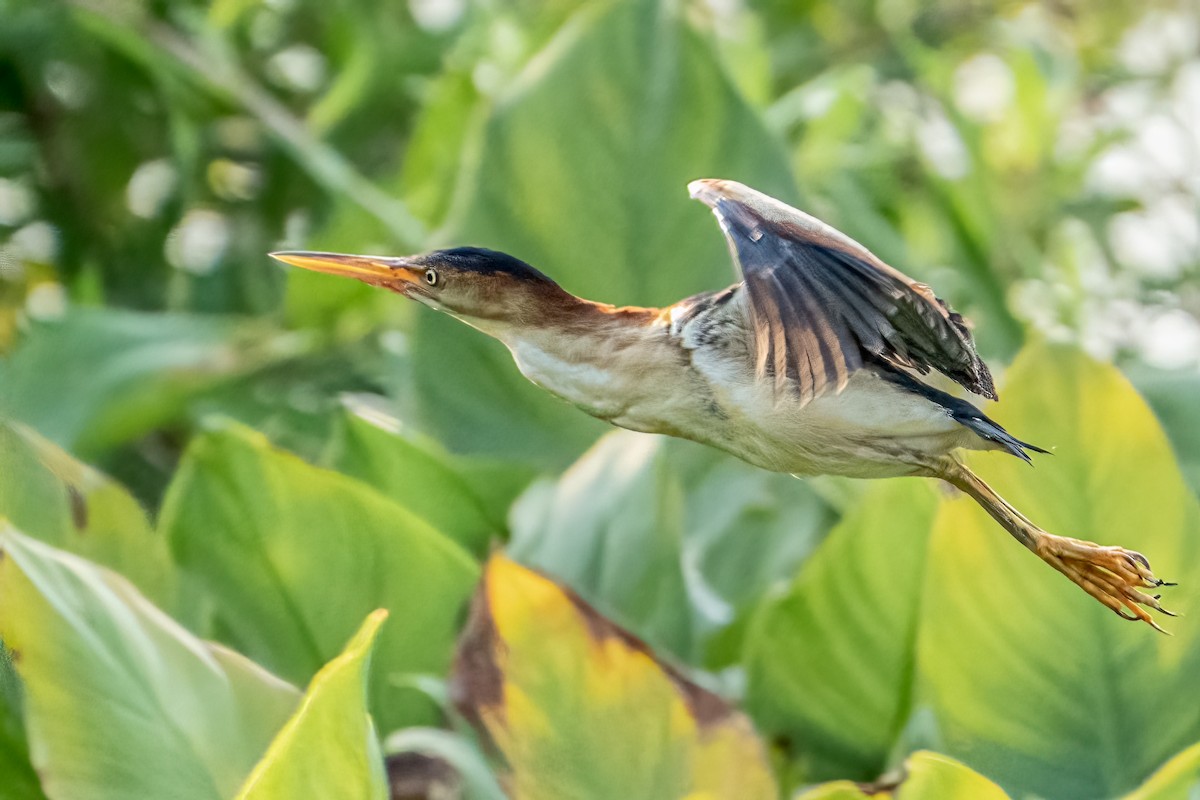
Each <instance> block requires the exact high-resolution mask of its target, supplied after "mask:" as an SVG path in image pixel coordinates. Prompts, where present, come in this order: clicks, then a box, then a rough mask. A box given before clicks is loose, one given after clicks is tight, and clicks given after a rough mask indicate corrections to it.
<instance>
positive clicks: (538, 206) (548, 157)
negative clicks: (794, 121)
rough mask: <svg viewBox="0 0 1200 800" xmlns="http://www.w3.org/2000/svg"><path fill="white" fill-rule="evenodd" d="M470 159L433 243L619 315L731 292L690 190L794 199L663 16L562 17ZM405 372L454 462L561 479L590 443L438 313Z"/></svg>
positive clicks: (760, 133) (770, 145)
mask: <svg viewBox="0 0 1200 800" xmlns="http://www.w3.org/2000/svg"><path fill="white" fill-rule="evenodd" d="M481 148H482V150H481V152H480V153H479V154H478V156H477V158H478V162H479V163H478V166H477V168H476V169H475V170H474V172H473V173H472V174H470V175H468V176H467V177H466V179H465V180H464V182H463V185H464V187H465V190H464V191H465V194H464V195H463V196H462V197H460V198H459V199H458V202H457V205H458V207H459V208H460V211H459V212H458V213H457V214H456V215H455V216H454V217H453V218H452V221H451V222H450V224H449V233H448V235H447V236H445V237H443V238H445V239H446V240H447V241H453V242H455V243H462V244H477V245H484V246H488V247H494V248H497V249H500V250H505V251H508V252H511V253H513V254H514V255H516V256H518V257H519V258H522V259H524V260H526V261H528V262H530V263H531V264H533V265H534V266H536V267H539V268H541V269H542V270H543V271H545V272H546V273H547V274H549V275H550V276H551V277H553V278H554V279H555V280H557V281H558V282H559V283H560V284H562V285H563V287H564V288H566V289H568V290H569V291H572V292H575V293H576V294H579V295H581V296H585V297H588V298H590V299H595V300H602V301H606V302H613V303H617V304H629V303H641V304H666V303H671V302H674V301H676V300H678V299H680V298H682V297H685V296H687V295H689V294H692V293H694V292H697V291H702V290H704V289H719V288H721V287H723V286H724V285H726V284H728V283H729V282H730V281H731V275H732V273H731V268H730V266H729V261H728V253H727V249H726V248H725V246H724V245H723V243H722V242H721V237H720V233H719V231H718V229H717V226H716V225H715V224H714V223H713V220H712V217H711V215H710V214H708V213H707V211H706V209H704V208H703V207H699V206H698V205H697V204H695V203H692V202H691V201H689V200H688V198H687V192H686V191H685V189H684V187H685V186H686V184H687V183H688V181H690V180H693V179H695V178H700V177H714V176H715V177H728V178H735V179H737V180H741V181H744V182H746V183H748V184H751V185H754V186H758V187H759V188H761V189H763V190H764V191H767V192H771V193H773V194H778V195H781V196H783V197H785V198H787V199H791V198H792V195H793V193H794V189H793V187H792V184H791V179H790V176H789V170H788V165H787V160H786V158H785V156H784V155H783V153H782V151H781V149H780V147H779V146H778V145H777V144H776V142H775V141H774V140H773V139H772V138H771V136H770V135H768V134H767V133H766V132H765V130H764V128H763V126H762V123H761V122H760V121H759V119H758V118H757V116H756V115H755V114H754V113H753V112H752V111H751V110H750V109H749V108H748V107H747V106H746V104H745V103H744V102H743V100H742V99H741V98H740V97H739V96H738V95H737V93H736V91H735V90H734V88H733V87H732V86H731V84H730V82H729V81H728V80H727V78H726V77H725V76H724V74H723V73H722V70H721V68H720V66H719V64H718V60H717V58H716V56H715V55H714V53H713V52H712V51H711V48H710V46H709V45H708V44H707V43H705V42H704V41H702V40H701V39H700V37H698V36H697V35H696V34H695V33H694V32H693V31H692V30H691V29H690V28H689V26H688V25H687V23H686V22H685V21H684V19H683V18H682V9H681V8H680V7H679V5H678V4H673V3H658V2H649V1H648V0H623V1H622V2H616V3H612V4H597V5H594V6H591V7H589V8H586V9H584V10H583V11H581V12H580V13H579V14H578V15H576V16H575V17H573V18H572V19H571V20H570V21H569V22H568V23H567V24H566V25H565V26H564V27H563V30H562V31H560V33H559V34H558V35H557V36H556V37H555V38H554V39H553V41H551V42H550V44H549V45H547V47H546V49H545V50H544V51H543V52H542V53H540V54H539V55H538V56H536V57H535V58H534V59H532V61H531V62H530V64H529V66H528V68H527V69H526V70H525V71H524V72H523V73H522V74H521V75H520V76H519V77H518V78H517V80H515V81H514V82H513V84H512V85H511V87H509V89H508V91H507V93H506V94H505V95H504V96H502V97H501V98H500V99H499V100H498V101H497V103H496V105H495V108H494V109H493V111H492V113H491V115H490V117H489V118H488V120H487V122H486V124H485V130H484V132H483V135H482V145H481ZM414 364H415V378H416V381H417V385H418V389H419V391H418V392H417V396H418V397H419V399H420V401H421V403H422V406H421V409H422V417H423V420H424V421H425V422H426V423H427V424H429V425H431V426H433V427H434V429H436V430H437V431H438V434H439V438H442V439H443V440H444V441H446V442H447V443H449V444H450V445H451V446H452V447H453V448H455V449H462V450H485V451H489V452H493V453H504V454H517V455H521V456H523V457H527V458H530V459H533V460H536V461H538V462H539V463H542V464H548V465H553V466H558V465H561V464H562V463H563V462H564V460H566V459H567V458H569V457H570V456H573V455H575V454H577V453H578V452H580V451H581V450H582V449H583V448H584V446H586V444H587V443H588V442H589V441H591V440H592V439H594V438H595V436H596V435H597V433H598V431H599V430H601V428H600V427H599V424H598V423H595V422H593V421H590V420H587V419H584V418H583V417H582V416H581V415H580V414H579V412H576V411H574V410H573V409H571V408H570V407H568V406H566V405H565V404H562V403H558V402H556V401H554V400H552V399H551V398H548V397H546V396H545V395H544V394H542V393H541V392H540V390H538V389H536V388H534V387H532V386H529V385H527V384H526V383H525V382H524V379H523V378H521V376H520V375H519V374H518V373H517V371H516V369H515V367H514V366H513V364H512V360H511V358H509V356H508V354H507V353H506V352H505V350H504V348H503V347H501V346H500V345H498V344H496V343H495V342H489V341H487V340H486V339H485V337H483V335H482V334H479V333H477V332H475V331H472V330H469V329H467V328H466V327H465V326H463V325H462V324H461V323H458V322H456V321H454V320H452V319H450V318H448V317H445V316H439V315H435V314H428V313H427V314H422V315H420V316H419V318H418V324H417V330H416V337H415V342H414Z"/></svg>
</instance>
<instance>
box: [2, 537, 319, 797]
mask: <svg viewBox="0 0 1200 800" xmlns="http://www.w3.org/2000/svg"><path fill="white" fill-rule="evenodd" d="M0 546H2V548H3V559H2V560H0V636H3V638H4V641H5V642H6V643H7V644H8V646H9V647H10V648H11V649H12V651H13V653H14V659H15V661H16V664H17V670H18V673H19V674H20V676H21V679H22V681H23V685H24V690H25V715H26V722H27V725H28V730H29V743H30V755H31V758H32V761H33V764H34V766H35V767H36V768H37V770H38V773H39V775H40V776H41V778H42V784H43V786H44V788H45V789H46V792H47V794H48V795H49V796H51V797H54V798H56V800H75V798H78V799H79V800H107V799H108V798H112V800H117V799H118V798H128V797H174V798H180V799H181V800H184V799H186V798H197V799H201V798H203V799H204V800H208V799H209V798H212V800H217V799H218V798H225V797H229V796H231V795H232V794H233V792H234V791H236V789H237V787H238V786H239V785H240V784H241V783H242V781H243V780H244V779H245V777H246V775H248V774H249V773H250V770H251V769H252V768H253V766H254V764H255V762H256V761H257V760H258V759H259V757H260V756H261V755H262V754H263V752H264V751H265V750H266V748H267V745H268V743H269V742H270V740H271V737H272V735H273V734H274V732H275V731H276V730H277V729H278V728H279V726H280V725H282V724H283V722H284V720H286V719H287V717H288V715H289V714H290V713H291V711H292V709H293V708H294V707H295V705H296V703H297V701H298V699H299V692H298V691H297V690H296V689H295V688H293V687H292V686H290V685H288V684H286V683H284V682H283V681H280V680H279V679H277V678H275V677H273V676H271V675H270V674H269V673H267V672H266V671H264V670H262V669H261V668H259V667H257V666H255V665H254V664H252V663H251V662H249V661H247V660H246V659H244V658H243V657H241V656H239V655H237V654H235V653H233V652H231V651H228V650H225V649H224V648H221V647H219V646H215V645H209V644H206V643H204V642H201V641H200V640H198V639H196V638H195V637H193V636H191V635H190V634H189V633H187V632H186V631H185V630H183V629H182V628H181V627H180V626H179V625H178V624H176V623H175V622H173V621H172V620H170V619H169V618H168V617H167V616H166V615H164V614H163V613H162V612H160V611H159V610H158V609H156V608H154V607H153V606H152V605H150V604H149V603H148V602H146V600H145V599H143V598H142V597H141V596H140V595H139V594H138V593H137V592H136V591H135V590H134V589H133V587H132V586H131V585H130V584H129V583H128V582H127V581H126V580H125V579H124V578H121V577H120V576H118V575H115V574H113V573H111V572H109V571H108V570H105V569H102V568H100V567H97V566H94V565H92V564H89V563H88V562H86V561H83V560H82V559H80V558H78V557H76V556H73V555H70V554H67V553H64V552H62V551H59V550H55V549H53V548H51V547H48V546H47V545H45V544H42V543H41V542H38V541H36V540H33V539H30V538H27V537H25V536H22V535H21V534H19V533H17V532H16V531H14V530H12V529H11V528H9V529H7V530H6V531H5V532H3V534H0Z"/></svg>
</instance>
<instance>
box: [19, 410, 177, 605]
mask: <svg viewBox="0 0 1200 800" xmlns="http://www.w3.org/2000/svg"><path fill="white" fill-rule="evenodd" d="M0 475H3V476H5V479H4V480H2V481H0V518H7V519H8V521H9V522H10V523H12V525H13V526H14V527H15V528H17V529H18V530H21V531H23V532H25V533H26V534H27V535H29V536H33V537H35V538H37V539H40V540H42V541H43V542H46V543H47V544H51V545H53V546H55V547H58V548H60V549H63V550H68V551H70V552H72V553H76V554H78V555H81V556H83V557H84V558H87V559H89V560H91V561H94V562H96V563H97V564H100V565H102V566H106V567H109V568H110V569H113V570H116V571H117V572H119V573H121V574H122V575H124V576H125V577H126V578H128V579H130V580H131V581H132V582H133V583H134V585H136V586H137V587H138V589H139V590H140V591H141V592H142V593H143V594H145V595H147V596H148V597H149V598H150V599H151V600H153V601H154V602H156V603H157V604H158V605H160V606H163V607H166V608H170V607H171V603H172V601H173V600H174V598H173V597H172V596H171V591H172V584H173V581H172V568H171V565H170V555H169V554H168V552H167V547H166V541H165V540H164V539H163V538H162V537H161V536H159V535H158V534H157V533H155V531H154V530H153V529H152V528H151V527H150V523H149V521H148V520H147V519H146V514H145V512H144V511H143V510H142V508H141V506H140V505H138V502H137V501H136V500H135V499H134V498H133V497H132V496H131V495H130V494H129V492H127V491H126V490H125V489H124V488H123V487H121V486H120V485H119V484H117V483H116V482H114V481H113V480H111V479H110V478H109V477H108V476H106V475H103V474H101V473H100V472H98V471H96V470H94V469H92V468H91V467H89V466H87V465H86V464H82V463H80V462H79V461H76V460H75V459H74V458H72V457H71V456H70V455H69V454H68V453H66V452H65V451H63V450H62V449H60V448H59V447H57V446H56V445H54V444H52V443H51V442H49V441H48V440H46V439H44V438H42V437H41V436H39V435H38V434H36V433H34V432H33V431H32V430H30V429H29V428H27V427H25V426H24V425H21V424H18V423H5V422H0Z"/></svg>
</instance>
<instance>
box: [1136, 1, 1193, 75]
mask: <svg viewBox="0 0 1200 800" xmlns="http://www.w3.org/2000/svg"><path fill="white" fill-rule="evenodd" d="M1198 43H1200V27H1198V25H1197V21H1196V18H1195V16H1194V15H1192V14H1189V13H1184V12H1183V11H1179V12H1170V11H1161V10H1153V11H1149V12H1147V13H1146V15H1145V16H1143V17H1142V18H1141V19H1140V20H1139V21H1138V23H1137V24H1136V25H1134V26H1133V27H1132V28H1130V29H1129V30H1128V31H1126V33H1125V36H1124V37H1123V38H1122V39H1121V44H1120V46H1119V47H1118V55H1119V57H1120V59H1121V63H1122V64H1123V65H1124V66H1125V67H1126V68H1127V69H1128V70H1130V71H1131V72H1135V73H1138V74H1141V75H1160V74H1162V73H1164V72H1166V71H1167V69H1169V68H1170V67H1171V65H1172V64H1174V63H1175V62H1177V61H1178V60H1180V59H1181V58H1187V57H1188V56H1190V55H1193V54H1194V53H1195V52H1196V47H1197V44H1198Z"/></svg>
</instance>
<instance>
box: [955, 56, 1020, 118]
mask: <svg viewBox="0 0 1200 800" xmlns="http://www.w3.org/2000/svg"><path fill="white" fill-rule="evenodd" d="M1015 94H1016V81H1015V80H1014V78H1013V74H1012V70H1011V69H1009V67H1008V64H1005V63H1004V60H1003V59H1001V58H1000V57H999V56H997V55H996V54H994V53H980V54H978V55H975V56H972V57H971V58H969V59H967V60H966V61H964V62H963V63H961V64H959V65H958V69H956V70H955V71H954V104H955V105H956V106H958V110H959V111H961V112H962V113H963V114H965V115H967V116H968V117H970V118H971V119H974V120H976V121H978V122H993V121H995V120H997V119H1000V118H1001V117H1003V116H1004V112H1005V111H1007V110H1008V107H1009V106H1010V105H1012V101H1013V97H1014V96H1015Z"/></svg>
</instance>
